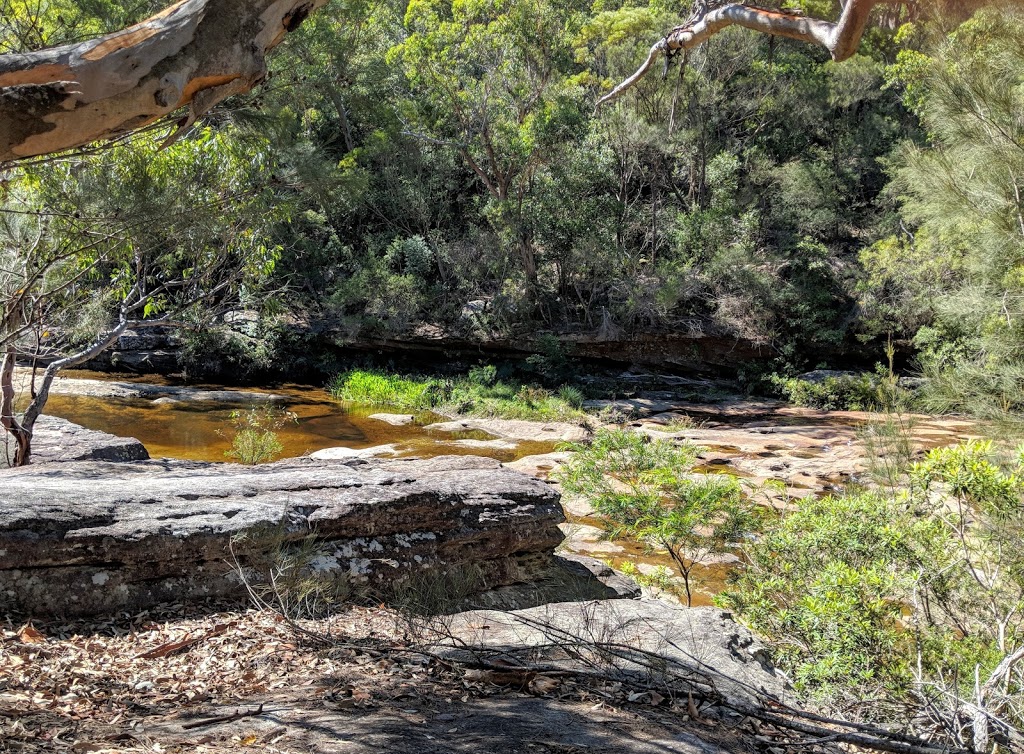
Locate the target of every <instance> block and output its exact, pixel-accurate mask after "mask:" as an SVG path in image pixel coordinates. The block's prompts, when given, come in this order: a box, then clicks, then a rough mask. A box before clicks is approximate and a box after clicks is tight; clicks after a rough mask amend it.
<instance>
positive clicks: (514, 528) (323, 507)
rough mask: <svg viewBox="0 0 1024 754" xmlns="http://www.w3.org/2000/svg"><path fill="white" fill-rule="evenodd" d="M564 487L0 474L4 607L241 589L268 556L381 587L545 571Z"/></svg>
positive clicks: (281, 475) (349, 471) (376, 477)
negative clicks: (434, 577) (297, 554)
mask: <svg viewBox="0 0 1024 754" xmlns="http://www.w3.org/2000/svg"><path fill="white" fill-rule="evenodd" d="M562 521H563V515H562V509H561V506H560V505H559V499H558V494H557V493H556V492H555V491H553V490H552V488H551V487H550V486H548V485H546V484H544V483H543V482H540V481H537V480H535V479H532V478H529V477H527V476H525V475H522V474H519V473H516V472H514V471H511V470H508V469H502V468H501V467H500V464H499V463H498V462H497V461H492V460H490V459H486V458H478V457H472V456H461V457H455V456H448V457H440V458H434V459H430V460H408V461H378V460H375V461H369V462H368V461H365V460H362V459H356V460H349V461H346V462H336V461H335V462H332V461H322V460H315V459H310V458H300V459H292V460H288V461H281V462H278V463H274V464H268V465H265V466H259V467H241V466H235V465H230V464H205V463H192V462H180V461H166V460H165V461H140V462H136V463H130V464H125V463H112V462H103V461H75V462H69V463H62V464H60V465H59V467H57V466H52V465H40V466H30V467H26V468H22V469H12V470H9V471H6V472H5V473H4V484H3V489H2V490H0V612H2V611H5V610H16V611H19V612H23V613H30V614H34V615H93V614H109V613H114V612H117V611H124V610H127V611H138V610H142V609H145V608H147V607H149V606H152V605H155V604H157V603H161V602H183V601H191V600H199V599H203V598H210V597H224V596H231V595H238V594H241V593H243V586H244V585H243V584H242V578H241V576H240V574H246V575H247V578H253V579H258V578H260V574H261V573H265V572H266V569H267V568H270V567H272V564H273V561H274V559H275V553H280V552H282V551H288V550H295V549H301V550H302V552H303V553H305V557H306V558H307V562H308V566H309V568H310V569H311V570H313V571H315V572H320V573H322V574H324V575H333V576H337V577H339V578H343V579H346V580H348V581H349V582H350V583H351V584H353V585H356V586H362V587H364V588H369V589H379V590H381V591H386V590H387V589H388V588H390V587H391V586H392V585H394V584H395V583H396V582H400V581H401V580H403V579H407V578H409V577H411V576H413V575H415V574H419V573H427V572H430V571H432V570H433V571H436V570H438V569H448V570H451V569H461V570H462V571H466V570H468V569H473V572H474V573H476V574H478V575H479V581H480V584H479V586H480V588H482V589H485V588H493V587H499V586H504V585H510V584H515V583H522V582H528V581H531V580H532V579H536V578H538V577H539V576H540V575H541V574H542V573H543V572H544V571H545V570H546V569H548V568H549V567H550V563H551V558H552V552H553V549H554V547H555V546H556V545H557V544H558V543H559V542H561V540H562V533H561V532H560V530H559V528H558V524H559V523H561V522H562Z"/></svg>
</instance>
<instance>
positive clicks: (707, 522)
mask: <svg viewBox="0 0 1024 754" xmlns="http://www.w3.org/2000/svg"><path fill="white" fill-rule="evenodd" d="M566 448H567V449H569V450H572V451H573V455H572V456H571V457H570V458H569V460H568V461H567V462H566V463H565V465H564V466H563V467H562V468H561V469H560V471H559V472H558V480H559V482H561V484H562V487H563V488H564V489H565V491H566V492H570V493H573V494H577V495H583V496H585V497H586V498H587V500H588V501H590V503H591V504H593V506H594V510H596V511H597V513H598V514H600V515H601V516H603V517H605V518H606V519H607V520H608V521H609V522H610V523H611V524H612V525H613V527H614V529H613V533H615V534H620V535H621V534H627V535H629V536H632V537H635V538H636V539H638V540H640V541H643V542H646V543H648V544H649V545H650V546H652V547H654V548H658V549H664V550H666V551H667V552H668V554H669V556H670V557H671V558H672V562H673V563H675V565H676V569H677V570H678V571H679V574H680V575H681V576H682V577H683V588H684V591H685V593H686V601H687V604H689V603H690V601H691V600H692V598H693V585H692V583H691V578H692V575H693V571H694V568H695V566H699V565H701V564H703V563H704V562H706V561H707V558H708V557H709V556H710V555H712V554H714V553H716V552H722V551H723V550H725V549H726V548H727V547H728V546H729V545H730V544H734V543H735V542H736V541H737V540H738V539H739V538H740V537H742V536H743V535H745V534H747V533H749V532H751V531H752V530H753V529H754V528H755V523H756V517H755V516H754V513H753V508H752V506H751V505H750V504H749V503H748V502H747V501H746V498H745V495H744V493H743V490H742V488H741V486H740V483H739V481H738V480H737V479H736V478H735V477H733V476H729V475H726V474H694V473H692V469H693V466H694V463H695V461H696V458H697V453H698V451H699V448H697V447H696V446H693V445H690V444H685V443H684V444H682V445H677V444H675V443H673V442H670V441H666V440H650V439H648V438H647V437H645V436H644V435H642V434H639V433H637V432H633V431H631V430H628V429H601V430H598V431H597V433H596V434H595V436H594V438H593V439H592V440H591V441H590V442H588V443H585V444H572V445H568V446H566Z"/></svg>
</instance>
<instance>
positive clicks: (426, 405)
mask: <svg viewBox="0 0 1024 754" xmlns="http://www.w3.org/2000/svg"><path fill="white" fill-rule="evenodd" d="M330 392H331V394H332V395H333V396H334V397H335V398H337V399H338V400H343V401H351V402H353V403H363V404H368V405H371V406H390V407H393V408H397V409H404V410H408V411H437V412H439V413H451V414H461V415H464V416H481V417H493V418H501V419H527V420H534V421H580V420H583V419H585V418H586V414H585V413H584V412H583V410H582V408H581V407H582V405H583V398H584V396H583V393H582V391H581V390H580V389H579V388H577V387H575V386H571V385H565V386H563V387H561V388H560V389H559V390H558V391H557V392H552V391H550V390H548V389H547V388H544V387H541V386H539V385H533V384H524V383H517V382H512V381H505V380H499V379H497V372H496V370H495V369H494V368H493V367H474V368H473V369H471V370H470V371H469V373H468V374H467V375H465V376H461V377H456V378H449V379H439V378H436V377H419V376H401V375H395V374H388V373H386V372H381V371H376V370H361V369H353V370H349V371H347V372H342V373H341V374H339V375H337V376H336V377H335V378H334V380H333V381H332V382H331V385H330Z"/></svg>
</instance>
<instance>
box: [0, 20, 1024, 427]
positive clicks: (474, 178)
mask: <svg viewBox="0 0 1024 754" xmlns="http://www.w3.org/2000/svg"><path fill="white" fill-rule="evenodd" d="M12 2H13V0H8V5H10V6H11V15H10V16H6V15H5V19H8V20H7V21H6V22H5V23H6V25H5V26H3V27H0V39H2V42H3V44H4V45H5V46H6V48H8V49H30V48H34V47H38V46H41V45H45V44H52V43H56V42H60V41H64V40H66V39H74V38H80V37H81V36H87V35H88V34H92V33H96V32H98V31H100V30H103V29H107V28H113V27H115V26H118V25H120V24H123V23H125V22H127V21H128V20H129V19H128V18H127V17H126V16H125V13H126V11H125V10H124V9H121V8H120V7H119V6H115V5H112V4H109V3H106V2H102V1H100V0H97V2H92V3H78V4H62V3H51V4H49V5H48V6H47V7H45V8H44V7H43V6H39V7H38V8H35V6H33V8H35V9H34V10H33V9H30V8H29V7H28V6H29V5H30V4H24V3H13V4H12ZM153 5H154V4H149V5H148V6H147V5H146V4H143V5H142V6H140V7H138V8H134V9H133V12H134V13H135V14H136V17H138V16H141V15H142V14H144V13H145V12H146V11H148V10H150V9H151V8H152V7H153ZM65 6H67V7H65ZM815 10H816V11H822V12H824V11H825V9H819V8H815ZM30 11H31V12H30ZM684 12H685V7H683V5H673V4H672V3H669V4H667V5H665V4H663V3H660V2H658V3H653V4H651V5H648V6H643V5H633V4H628V3H627V4H622V5H620V4H616V3H611V4H608V3H606V2H603V1H602V2H599V3H595V4H593V5H588V4H581V3H577V2H566V1H565V0H500V1H498V0H495V1H494V2H484V3H469V4H467V3H462V2H446V1H445V0H429V1H428V0H422V1H417V2H413V3H410V4H408V5H407V4H405V3H403V2H398V1H397V0H389V2H385V3H383V4H375V5H367V4H364V3H360V2H343V1H342V0H335V2H333V3H331V4H330V5H329V7H328V8H327V9H326V11H325V12H322V13H319V14H316V15H315V16H314V17H313V18H311V19H310V20H309V21H308V22H307V23H306V24H304V26H303V27H302V29H301V30H300V31H299V32H298V33H297V34H295V35H292V37H291V38H290V39H289V40H287V42H286V43H285V45H284V46H283V47H282V49H281V50H280V51H279V54H278V55H277V56H276V57H275V58H274V59H273V61H272V67H273V70H272V72H271V77H270V81H269V83H268V84H267V85H266V86H265V87H263V88H261V89H260V90H258V91H257V92H255V93H253V94H252V95H249V96H248V97H245V98H237V99H235V100H233V101H232V102H231V103H230V106H229V107H227V108H224V109H222V110H220V111H218V112H217V113H216V114H214V116H213V117H212V118H210V119H209V126H208V127H206V128H205V129H199V130H197V131H196V132H195V133H194V134H192V135H190V136H188V137H186V138H185V139H183V140H181V141H180V142H179V143H178V144H176V145H175V146H174V147H172V148H171V149H169V150H168V151H167V152H166V155H165V156H162V157H160V158H159V160H157V162H159V163H162V164H163V167H160V166H158V165H153V166H152V167H146V170H147V171H148V174H149V175H148V177H147V178H146V180H147V181H149V183H148V184H147V185H146V186H145V188H144V189H143V190H141V191H140V190H138V188H139V185H140V184H139V183H138V182H137V180H134V179H132V180H126V181H122V180H120V179H119V178H120V173H121V172H122V171H123V170H136V171H138V169H139V167H140V166H148V165H149V163H150V162H151V161H152V160H151V158H150V155H152V154H153V149H154V148H155V146H156V145H157V144H158V143H159V140H160V138H161V135H160V134H158V133H155V134H153V135H152V136H150V135H143V136H140V137H139V138H137V139H135V140H134V141H133V142H132V143H131V144H128V145H125V146H123V147H120V148H118V150H116V151H115V152H113V153H100V154H97V155H82V156H78V157H75V158H73V159H71V160H70V161H67V162H58V163H56V164H49V163H45V164H42V165H38V166H35V167H33V168H32V169H31V170H30V171H26V173H24V174H21V173H19V174H16V175H14V180H12V181H7V182H5V184H4V188H3V189H2V190H3V191H4V197H5V202H6V203H10V202H13V203H14V206H16V207H17V206H19V205H21V206H23V207H24V208H25V209H26V210H28V211H32V212H42V213H43V214H42V215H41V216H40V217H45V218H47V220H45V222H43V223H42V224H43V225H45V228H44V230H45V233H46V234H47V235H48V237H50V238H52V239H53V240H52V243H53V244H54V245H55V246H59V247H62V248H63V247H67V246H68V245H70V246H72V247H73V246H74V245H76V244H77V245H79V246H86V245H87V242H86V240H85V238H86V237H87V236H86V234H90V233H91V234H95V233H97V232H103V231H105V230H106V229H107V228H108V226H109V225H110V224H111V219H110V218H111V216H112V214H113V216H114V217H118V216H119V217H122V218H123V217H138V218H145V219H144V220H143V221H141V222H140V223H139V225H140V226H142V227H145V229H146V231H145V234H146V238H145V241H146V242H147V243H149V244H152V245H153V246H154V247H155V248H156V249H157V250H159V251H160V252H161V253H162V252H163V250H164V249H167V248H171V247H177V251H175V252H174V253H176V254H178V255H179V256H183V257H184V256H189V257H191V255H196V254H198V255H200V256H199V257H198V259H202V256H201V255H202V253H203V252H202V251H201V250H200V246H201V245H202V244H203V243H207V242H208V241H209V240H213V241H214V242H215V243H218V244H220V243H224V241H223V240H222V239H217V234H218V233H220V234H221V235H223V232H224V231H225V230H226V231H228V232H229V233H230V234H231V235H232V236H236V237H232V238H229V240H228V241H227V242H228V243H230V244H238V243H243V242H249V243H256V244H260V245H262V247H263V248H265V249H266V250H267V251H266V253H265V254H264V257H267V256H268V255H269V256H270V257H271V258H272V259H273V261H275V262H276V267H275V272H274V275H273V278H272V280H271V281H269V283H270V293H269V295H267V294H266V293H264V294H262V295H249V296H248V297H246V296H243V301H242V303H243V306H245V307H247V308H250V309H253V310H255V311H257V312H259V313H260V314H261V315H262V316H263V318H264V321H265V324H263V325H261V327H260V328H259V332H258V333H256V334H247V336H246V338H245V339H242V340H239V339H238V338H233V337H232V336H230V335H225V334H217V333H215V332H211V331H208V330H206V331H201V332H200V333H199V334H198V335H196V336H193V337H192V342H191V344H190V345H191V350H190V351H189V354H188V355H187V358H188V359H191V362H189V363H190V364H191V365H192V367H193V368H194V371H196V372H197V373H198V374H202V373H203V372H204V370H205V368H207V367H209V368H213V367H217V366H219V367H220V368H222V369H225V370H229V369H230V370H231V371H232V372H235V371H242V372H243V373H244V372H249V371H253V370H257V371H264V372H266V371H273V370H274V369H280V368H281V365H282V364H283V363H284V362H286V361H291V362H293V363H294V362H295V361H296V360H300V361H302V363H303V365H304V366H306V367H308V368H310V369H321V370H329V369H330V363H329V362H330V359H327V358H323V357H321V356H320V355H318V354H317V353H310V351H316V350H317V349H318V348H319V349H320V350H321V351H323V350H324V349H325V348H327V347H331V346H333V344H335V343H343V342H344V341H345V340H346V339H348V338H351V337H360V336H363V337H365V336H375V335H388V336H395V335H397V336H404V335H408V334H410V333H415V332H416V331H417V330H418V329H419V328H421V327H423V326H424V325H430V326H434V327H437V326H439V327H441V328H442V331H443V332H446V333H449V334H453V333H454V334H459V335H460V336H469V337H471V338H477V339H482V340H486V339H490V338H494V337H505V338H508V337H520V336H522V335H524V334H525V335H532V334H534V333H536V332H537V330H538V328H543V329H546V330H549V331H554V332H563V333H564V332H573V331H580V332H589V333H594V334H596V335H598V336H600V337H605V338H608V337H611V338H614V337H619V336H623V335H628V334H630V333H635V332H652V331H664V332H684V333H689V334H693V333H701V332H704V333H711V334H718V335H725V336H731V337H735V338H740V339H745V340H747V341H749V342H752V343H755V344H758V345H760V346H761V347H762V348H763V349H764V350H763V352H764V354H765V360H766V362H767V368H768V371H772V370H775V371H777V372H779V373H781V374H783V375H784V376H788V375H789V374H792V373H793V372H794V371H797V370H802V369H805V368H808V367H816V366H821V365H825V364H828V363H829V362H835V361H837V360H838V361H842V360H846V361H848V360H849V359H854V361H857V360H859V362H860V363H866V364H871V363H873V362H875V361H877V360H880V359H879V357H880V356H881V347H880V346H881V342H882V340H883V339H884V338H886V337H891V338H895V339H896V341H897V342H898V343H899V344H901V348H902V349H903V355H904V356H906V355H908V354H910V355H916V356H917V357H919V358H920V363H921V366H922V368H923V369H924V370H925V371H926V372H927V374H928V375H929V376H930V377H932V378H933V379H932V381H931V382H932V386H933V388H932V389H931V390H930V391H929V392H928V393H927V396H926V397H927V398H928V400H929V401H930V405H932V406H934V407H938V408H954V409H969V410H975V411H979V410H980V411H985V410H986V406H990V407H991V406H992V405H994V407H995V409H999V410H1004V409H1006V408H1011V409H1013V408H1016V407H1017V402H1018V400H1019V397H1018V396H1019V394H1020V390H1019V387H1020V385H1021V379H1020V375H1021V374H1024V368H1021V367H1020V366H1019V365H1018V354H1017V349H1018V346H1017V344H1018V343H1019V342H1020V337H1019V335H1020V334H1019V333H1017V331H1016V329H1015V328H1016V321H1017V308H1019V306H1020V301H1021V300H1024V297H1022V296H1021V295H1020V294H1019V293H1018V292H1017V287H1019V280H1018V278H1020V275H1019V274H1018V272H1017V266H1018V263H1019V260H1018V256H1019V253H1018V252H1019V249H1020V248H1021V244H1022V242H1024V235H1022V234H1024V230H1022V224H1021V223H1020V222H1019V214H1020V213H1019V212H1018V211H1017V209H1016V208H1017V207H1018V204H1019V198H1018V194H1019V191H1018V188H1017V178H1016V177H1015V176H1016V174H1017V173H1018V172H1019V171H1020V167H1021V164H1020V160H1021V158H1020V154H1021V148H1020V144H1021V143H1024V142H1021V138H1020V135H1019V128H1020V126H1019V122H1018V119H1017V118H1016V113H1017V112H1019V110H1020V107H1019V105H1020V103H1019V102H1018V101H1017V100H1018V98H1019V96H1020V95H1019V91H1020V86H1019V83H1020V80H1021V77H1022V76H1024V67H1022V65H1021V62H1020V56H1019V55H1016V54H1015V53H1016V51H1017V50H1019V42H1020V35H1021V33H1022V32H1021V28H1022V24H1024V22H1022V20H1021V16H1020V12H1019V10H1016V9H1012V8H1008V9H999V10H997V11H996V10H993V11H989V12H985V13H981V14H979V15H978V16H977V17H976V18H975V19H974V20H972V21H970V22H969V23H967V24H965V25H962V26H961V27H960V28H959V29H957V30H956V31H954V32H953V33H952V34H950V35H949V36H948V37H942V35H941V34H940V33H938V32H937V28H938V27H937V26H935V25H934V24H933V25H928V24H926V25H924V26H914V25H907V26H905V27H903V28H902V29H900V30H899V32H898V33H897V34H896V35H895V36H890V37H887V36H886V35H884V34H882V33H880V32H872V33H871V34H869V36H868V39H867V40H866V41H865V43H864V45H863V46H862V51H861V54H859V55H858V56H856V57H855V58H853V59H852V60H849V61H846V62H844V63H842V64H834V63H831V62H829V61H828V60H827V59H826V58H827V56H826V55H825V53H824V52H822V51H820V50H817V49H815V48H813V47H809V46H806V45H801V44H799V43H793V42H788V41H784V40H779V39H769V38H766V37H764V36H762V35H757V34H751V33H748V32H746V31H743V30H738V29H737V30H730V31H728V32H726V33H724V34H722V35H719V36H717V37H715V38H714V39H712V40H711V41H710V42H708V43H707V44H706V45H704V46H702V47H701V48H700V49H699V50H695V51H692V53H691V54H690V55H689V57H688V58H687V59H686V60H685V61H683V62H682V63H679V62H678V61H676V63H675V64H674V67H672V68H671V69H670V70H669V72H668V74H669V75H668V76H667V77H666V78H665V79H664V80H659V79H658V78H657V77H649V79H647V80H645V81H643V82H642V83H641V84H640V85H639V86H638V87H636V89H635V90H634V92H632V93H630V95H629V96H628V97H626V98H625V99H624V100H623V101H622V102H620V103H618V104H617V105H615V106H614V107H612V108H609V109H606V110H605V111H603V112H602V113H601V114H598V115H595V114H594V113H592V111H591V110H592V105H591V103H592V102H593V101H594V98H595V97H596V95H597V94H599V93H600V92H601V91H604V89H605V87H607V85H608V84H609V83H610V82H612V81H615V80H617V79H620V78H621V77H622V76H623V75H625V74H626V73H627V72H628V71H630V70H631V69H632V67H633V65H634V64H635V60H636V56H637V55H639V54H640V51H641V48H642V45H640V46H638V44H637V42H638V40H639V39H641V38H644V37H649V36H651V35H652V34H654V33H656V31H657V30H659V29H663V28H667V27H668V26H669V25H671V23H673V22H674V21H675V20H676V19H677V18H679V17H680V15H682V14H684ZM10 19H14V20H10ZM200 155H201V156H202V159H203V160H204V161H208V162H209V164H210V165H221V166H223V168H215V169H213V170H212V171H210V170H206V169H205V166H204V172H202V173H201V174H199V173H195V172H194V171H191V168H189V165H190V164H193V162H192V161H193V160H194V159H195V158H196V157H197V156H200ZM132 165H135V166H136V167H134V168H132V167H131V166H132ZM190 171H191V172H190ZM22 175H24V177H22ZM100 176H109V177H111V178H113V177H115V176H117V177H118V179H116V180H113V181H111V180H108V181H106V182H104V181H102V180H98V178H99V177H100ZM197 184H198V185H200V186H209V187H210V188H211V189H212V190H213V192H214V193H213V194H212V195H211V194H210V193H209V192H208V191H205V190H203V189H200V190H199V191H197V192H195V193H193V192H192V191H191V189H190V190H186V191H183V190H181V187H182V186H184V185H188V186H193V185H197ZM38 186H51V187H56V186H59V187H60V189H59V191H56V192H55V191H53V190H50V191H39V190H37V187H38ZM171 192H175V194H176V195H172V194H171ZM76 196H83V197H84V196H89V197H90V199H89V201H88V202H87V204H88V205H89V206H78V205H83V204H86V203H85V202H83V201H81V200H75V199H74V197H76ZM69 200H70V201H69ZM176 205H177V206H178V207H180V211H178V209H177V207H176ZM182 205H185V206H182ZM112 206H116V207H117V208H118V209H117V211H116V212H114V213H111V212H110V211H109V208H110V207H112ZM105 207H106V208H105ZM156 209H159V210H160V211H159V212H156V211H155V210H156ZM224 209H226V210H227V212H225V213H224V214H223V215H213V216H212V217H214V221H213V222H211V221H210V220H209V219H208V218H209V217H211V215H210V214H209V211H215V212H216V211H222V210H224ZM208 210H209V211H208ZM68 211H73V212H77V213H78V214H77V216H76V219H77V220H78V222H76V223H66V222H64V223H62V222H58V221H57V220H56V219H55V218H57V217H62V216H64V213H66V212H68ZM5 217H6V215H5ZM100 218H103V219H104V223H105V224H104V223H101V222H100ZM218 227H220V228H221V229H222V230H220V231H218ZM118 232H119V233H123V231H120V230H119V231H118ZM26 233H31V229H29V230H28V231H23V232H22V237H24V236H25V235H26ZM8 235H9V234H8ZM11 243H12V244H13V245H12V248H19V246H18V244H22V245H23V243H22V242H21V241H14V242H11ZM268 269H269V268H268ZM95 279H96V283H97V286H100V285H103V284H105V283H107V282H110V281H112V280H115V279H117V280H123V279H124V275H122V274H120V273H118V272H117V271H113V270H111V271H108V270H106V269H100V270H97V271H96V273H95ZM247 290H248V291H249V292H250V293H251V294H254V293H255V289H253V288H252V287H251V286H250V287H249V288H248V289H247ZM93 306H94V308H96V309H102V308H104V305H103V304H99V303H96V304H94V305H93ZM105 306H107V307H108V308H109V306H110V304H109V303H108V304H106V305H105ZM284 322H287V323H292V324H295V323H300V324H305V325H306V326H308V327H311V328H312V329H313V330H314V331H315V332H316V333H317V335H316V338H314V340H313V341H310V340H306V339H303V340H302V341H301V342H293V339H291V338H290V337H288V336H285V335H283V334H282V332H283V331H282V327H281V323H284ZM189 363H187V364H186V366H189ZM737 366H739V367H740V370H741V372H742V373H743V376H745V377H747V378H749V379H751V380H753V384H755V385H760V386H762V387H771V383H768V382H758V378H759V376H760V375H762V374H764V373H765V366H766V365H765V364H762V365H760V366H756V365H737ZM782 387H783V389H785V388H786V386H785V385H782ZM993 395H994V396H996V399H995V400H994V401H992V400H989V397H990V396H993Z"/></svg>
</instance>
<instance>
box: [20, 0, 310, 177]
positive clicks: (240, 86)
mask: <svg viewBox="0 0 1024 754" xmlns="http://www.w3.org/2000/svg"><path fill="white" fill-rule="evenodd" d="M326 2H327V0H179V2H177V3H175V4H174V5H172V6H170V7H168V8H166V9H165V10H163V11H161V12H160V13H158V14H157V15H155V16H153V17H152V18H149V19H147V20H146V21H143V22H141V23H139V24H136V25H135V26H132V27H129V28H127V29H125V30H123V31H119V32H115V33H113V34H107V35H105V36H102V37H99V38H97V39H92V40H89V41H87V42H80V43H77V44H70V45H64V46H62V47H55V48H52V49H48V50H40V51H38V52H31V53H27V54H20V55H0V163H2V162H7V161H11V160H17V159H20V158H25V157H33V156H37V155H44V154H50V153H52V152H59V151H61V150H65V149H70V148H72V147H77V146H81V145H83V144H88V143H89V142H93V141H97V140H100V139H109V138H113V137H116V136H120V135H123V134H126V133H130V132H132V131H136V130H138V129H140V128H142V127H143V126H146V125H147V124H150V123H153V122H154V121H156V120H158V119H159V118H162V117H164V116H166V115H168V114H170V113H173V112H174V111H175V110H178V109H180V108H183V107H188V110H187V112H186V113H185V115H184V117H182V118H181V119H180V120H179V121H178V123H177V126H178V131H177V133H180V132H181V131H183V130H184V129H187V128H189V127H190V126H191V125H192V123H194V122H195V120H196V119H197V118H198V117H199V116H201V115H203V114H204V113H205V112H207V111H208V110H209V109H210V108H212V107H213V106H214V105H216V104H217V103H218V102H221V101H222V100H223V99H225V98H226V97H229V96H230V95H232V94H239V93H241V92H246V91H249V90H250V89H252V88H253V87H254V86H256V85H257V84H258V83H260V82H261V81H262V80H263V78H264V77H265V76H266V72H267V68H266V60H265V56H266V53H267V52H268V51H269V50H271V49H273V48H274V47H275V46H277V44H278V43H280V42H281V40H282V39H283V38H284V36H285V34H287V33H288V32H290V31H294V30H295V29H297V28H298V27H299V25H300V24H301V23H302V22H303V21H304V20H305V19H306V17H307V16H308V15H309V14H310V13H311V12H313V11H314V10H316V9H317V8H319V7H321V6H322V5H324V4H325V3H326ZM172 138H173V137H172Z"/></svg>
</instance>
